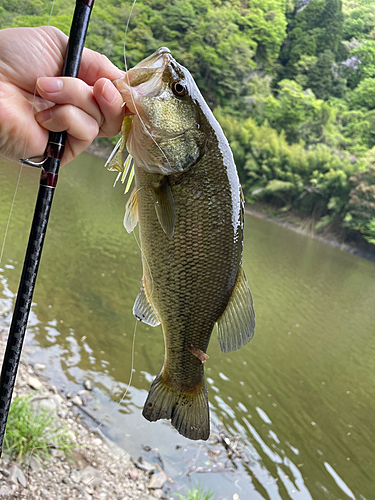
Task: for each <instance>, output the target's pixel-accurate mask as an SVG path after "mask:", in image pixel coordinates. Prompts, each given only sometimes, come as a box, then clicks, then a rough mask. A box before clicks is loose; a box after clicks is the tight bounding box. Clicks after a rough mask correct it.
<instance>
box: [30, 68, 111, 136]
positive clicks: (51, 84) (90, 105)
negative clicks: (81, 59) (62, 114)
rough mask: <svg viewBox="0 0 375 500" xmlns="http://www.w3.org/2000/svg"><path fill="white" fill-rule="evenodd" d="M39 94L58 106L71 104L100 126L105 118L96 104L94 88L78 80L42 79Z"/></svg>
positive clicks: (38, 86)
mask: <svg viewBox="0 0 375 500" xmlns="http://www.w3.org/2000/svg"><path fill="white" fill-rule="evenodd" d="M37 89H38V93H39V94H40V96H41V97H44V99H47V100H48V101H52V102H54V103H56V104H64V105H65V104H71V105H73V106H76V107H78V108H80V109H82V111H84V112H85V113H87V114H88V115H91V116H92V117H93V118H94V119H95V120H96V121H97V122H98V124H99V127H100V125H101V124H102V122H103V120H104V118H103V117H102V114H101V112H100V109H99V107H98V105H97V103H96V100H95V98H94V95H93V91H92V88H91V87H89V86H88V85H87V84H86V83H85V82H83V81H82V80H79V79H78V78H68V77H64V78H53V77H49V78H48V77H42V78H39V79H38V81H37Z"/></svg>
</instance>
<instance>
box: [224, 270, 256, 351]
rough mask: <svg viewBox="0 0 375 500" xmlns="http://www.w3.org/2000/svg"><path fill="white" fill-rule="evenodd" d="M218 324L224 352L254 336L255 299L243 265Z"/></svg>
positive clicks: (233, 349)
mask: <svg viewBox="0 0 375 500" xmlns="http://www.w3.org/2000/svg"><path fill="white" fill-rule="evenodd" d="M217 324H218V339H219V344H220V348H221V350H222V351H223V352H230V351H235V350H237V349H239V348H240V347H242V346H244V345H245V344H247V343H248V342H249V341H250V340H251V339H252V338H253V335H254V327H255V315H254V307H253V299H252V297H251V292H250V288H249V285H248V283H247V280H246V276H245V272H244V270H243V269H242V267H241V268H240V269H239V271H238V275H237V281H236V284H235V286H234V289H233V292H232V295H231V297H230V299H229V302H228V305H227V307H226V309H225V311H224V313H223V314H222V315H221V316H220V318H219V320H218V322H217Z"/></svg>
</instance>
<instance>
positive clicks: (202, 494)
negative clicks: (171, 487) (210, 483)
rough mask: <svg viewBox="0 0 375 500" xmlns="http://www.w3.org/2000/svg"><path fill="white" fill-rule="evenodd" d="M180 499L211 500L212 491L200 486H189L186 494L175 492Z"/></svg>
mask: <svg viewBox="0 0 375 500" xmlns="http://www.w3.org/2000/svg"><path fill="white" fill-rule="evenodd" d="M177 495H178V497H179V498H180V499H181V500H213V493H212V492H211V491H203V490H202V488H201V486H200V485H199V486H198V488H191V489H190V490H189V491H188V492H187V495H180V494H179V493H177Z"/></svg>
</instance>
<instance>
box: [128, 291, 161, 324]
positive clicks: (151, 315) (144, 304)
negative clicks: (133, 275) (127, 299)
mask: <svg viewBox="0 0 375 500" xmlns="http://www.w3.org/2000/svg"><path fill="white" fill-rule="evenodd" d="M133 314H134V316H135V317H136V318H137V319H138V320H139V321H143V323H146V324H147V325H150V326H158V325H160V321H159V319H158V317H157V316H156V313H155V311H154V310H153V308H152V305H151V304H150V302H149V301H148V299H147V297H146V292H145V289H144V288H143V285H141V288H140V290H139V292H138V295H137V298H136V299H135V302H134V306H133Z"/></svg>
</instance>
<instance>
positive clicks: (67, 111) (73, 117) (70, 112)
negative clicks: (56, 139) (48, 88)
mask: <svg viewBox="0 0 375 500" xmlns="http://www.w3.org/2000/svg"><path fill="white" fill-rule="evenodd" d="M35 119H36V120H37V121H38V123H39V124H40V125H42V126H43V127H44V128H45V129H47V130H51V131H52V132H62V131H64V130H66V131H67V132H68V134H69V135H71V136H73V137H75V138H76V139H78V140H80V141H83V142H85V143H88V144H87V145H86V147H88V146H89V145H90V144H91V142H92V141H93V140H94V139H95V137H96V136H97V135H98V132H99V125H98V122H97V121H96V120H95V118H93V117H92V116H91V115H89V114H87V113H85V111H83V110H82V109H80V108H77V107H75V106H72V105H71V104H64V105H56V106H53V107H52V108H49V109H45V110H44V111H41V112H40V113H37V114H36V115H35Z"/></svg>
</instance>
